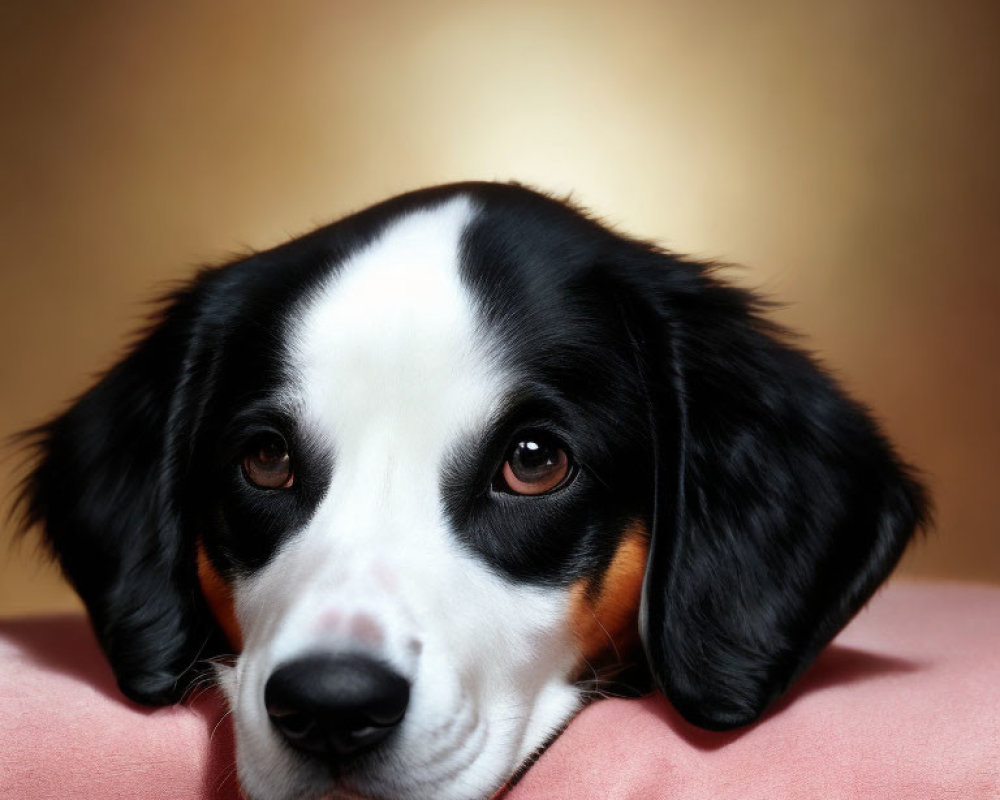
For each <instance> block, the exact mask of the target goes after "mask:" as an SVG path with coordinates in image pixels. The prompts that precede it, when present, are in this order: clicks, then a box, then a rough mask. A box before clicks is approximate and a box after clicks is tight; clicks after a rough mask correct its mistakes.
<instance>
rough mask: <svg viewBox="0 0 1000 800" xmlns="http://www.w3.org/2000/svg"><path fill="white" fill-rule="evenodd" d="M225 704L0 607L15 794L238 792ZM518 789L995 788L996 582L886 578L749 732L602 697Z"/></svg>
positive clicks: (3, 703)
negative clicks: (136, 678) (125, 694)
mask: <svg viewBox="0 0 1000 800" xmlns="http://www.w3.org/2000/svg"><path fill="white" fill-rule="evenodd" d="M223 717H224V710H223V708H222V705H221V703H220V701H219V699H218V698H217V697H216V696H215V695H214V693H211V692H206V693H203V694H201V695H200V696H197V697H196V698H195V699H194V700H193V701H192V702H190V703H189V704H188V705H186V706H183V707H177V708H167V709H156V710H151V709H146V708H142V707H140V706H136V705H134V704H132V703H130V702H128V701H127V700H125V699H124V698H122V697H121V695H120V694H119V693H118V691H117V689H116V688H115V685H114V680H113V678H112V676H111V672H110V670H109V669H108V667H107V666H106V665H105V663H104V661H103V659H102V657H101V655H100V653H99V651H98V649H97V646H96V644H95V642H94V640H93V636H92V634H91V633H90V630H89V628H88V627H87V625H86V623H85V622H84V621H83V620H82V619H81V618H78V617H64V618H42V619H33V620H7V621H0V798H4V800H6V799H7V798H18V799H19V800H43V799H44V800H49V799H50V798H51V799H52V800H55V798H59V800H66V798H108V799H109V800H118V799H119V798H143V800H160V799H161V798H162V799H163V800H167V799H168V798H169V800H186V799H187V798H192V799H195V798H220V800H235V798H237V796H238V794H237V787H236V782H235V776H234V775H233V772H232V766H233V744H232V733H231V729H230V726H229V724H228V721H227V720H225V719H223ZM220 720H221V723H220ZM506 798H507V800H617V799H618V798H636V799H638V800H644V799H646V798H649V799H650V800H653V799H654V798H655V799H656V800H674V799H675V798H676V799H677V800H681V799H682V798H684V799H686V798H698V800H705V799H706V798H711V800H727V798H734V800H735V798H739V800H754V799H755V798H761V800H764V798H766V799H767V800H776V799H777V798H823V799H824V800H834V799H836V798H865V800H870V799H871V798H879V799H880V798H921V799H923V798H928V799H931V798H933V799H934V800H951V798H955V799H956V800H957V798H961V799H962V800H978V799H979V798H1000V589H997V588H987V587H976V586H960V585H948V584H922V585H921V584H905V583H903V584H896V585H894V586H891V587H890V588H888V589H886V590H884V591H883V592H881V593H880V594H879V595H878V596H877V597H876V599H875V600H873V601H872V603H871V604H870V606H869V607H868V608H867V609H866V610H865V611H863V612H862V613H861V615H860V616H859V617H858V618H857V619H856V620H855V621H854V622H853V623H852V624H851V625H850V626H849V628H848V629H847V630H846V631H845V632H844V633H843V634H842V635H841V636H840V637H839V638H838V639H837V640H836V642H835V643H834V644H833V645H832V646H831V647H829V648H827V650H826V651H825V652H824V653H823V654H822V655H821V657H820V658H819V660H818V661H817V662H816V664H815V665H814V666H813V667H812V669H810V670H809V672H807V673H806V675H805V676H804V677H803V679H802V680H801V681H800V682H799V683H798V684H797V685H796V687H795V688H794V690H793V691H792V692H791V693H790V694H789V695H788V696H787V697H786V698H785V699H783V700H782V701H781V703H780V704H779V706H778V707H777V708H776V709H774V710H772V711H771V712H770V713H769V714H768V715H767V716H766V717H765V718H764V719H763V720H762V721H761V722H760V723H758V724H756V725H754V726H752V727H750V728H749V729H746V730H744V731H741V732H738V733H721V734H720V733H709V732H706V731H701V730H698V729H696V728H693V727H691V726H690V725H687V724H686V723H684V722H683V721H682V720H681V719H680V718H679V717H678V716H677V714H676V713H675V712H674V711H673V710H672V709H671V708H670V707H669V705H667V703H666V702H665V701H664V700H663V699H661V698H654V697H651V698H646V699H643V700H603V701H600V702H598V703H594V704H593V705H591V706H590V707H589V708H587V709H586V710H585V711H584V712H583V713H581V714H580V715H579V716H578V717H577V718H576V720H574V722H573V724H572V725H570V727H569V728H568V729H567V731H566V732H565V733H564V734H563V735H562V736H561V737H560V738H559V739H558V740H557V741H556V742H555V744H553V746H552V747H550V748H549V750H548V751H547V752H546V753H545V754H544V755H543V756H542V757H541V759H540V760H539V761H538V763H537V764H536V765H535V766H534V767H532V769H531V770H529V771H528V773H527V774H526V775H525V777H524V778H523V779H522V780H521V782H520V783H519V784H518V785H517V786H515V787H514V788H513V790H512V791H511V792H510V793H509V794H508V795H507V796H506ZM414 800H433V799H432V798H414Z"/></svg>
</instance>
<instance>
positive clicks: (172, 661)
mask: <svg viewBox="0 0 1000 800" xmlns="http://www.w3.org/2000/svg"><path fill="white" fill-rule="evenodd" d="M189 302H190V298H189V297H188V296H187V293H182V294H181V295H178V296H177V298H175V301H174V304H173V305H172V307H171V308H170V309H168V311H167V313H166V314H165V315H164V318H163V320H162V321H161V322H160V323H159V325H158V326H157V327H156V328H155V329H154V330H153V331H152V332H151V333H150V334H149V335H148V337H147V338H146V339H145V340H144V341H142V342H141V343H140V344H139V345H138V346H137V347H136V348H135V349H134V350H133V351H132V352H131V353H130V355H128V357H126V358H125V359H124V360H123V361H122V362H121V363H119V364H118V365H116V366H115V367H114V368H112V369H111V370H110V371H109V372H108V373H107V374H106V375H105V376H104V377H103V378H102V379H101V380H100V382H99V383H98V384H97V385H96V386H94V387H93V388H92V389H90V390H89V391H88V392H86V393H85V394H84V395H83V396H82V397H80V398H79V399H78V400H77V401H76V402H75V404H74V405H73V406H72V407H71V408H70V409H69V410H68V411H66V412H65V413H64V414H62V415H61V416H59V417H57V418H56V419H54V420H53V421H52V422H50V423H48V424H47V425H44V426H42V427H40V428H38V429H37V430H35V431H32V432H29V434H28V435H29V437H31V438H33V439H34V444H35V447H36V449H37V458H38V460H37V463H36V465H35V467H34V470H33V472H32V473H31V474H30V475H29V476H28V478H27V479H26V481H25V482H24V485H23V496H22V498H21V500H22V502H23V503H24V505H25V508H26V522H27V523H28V524H31V523H34V522H40V521H43V520H44V523H45V533H46V538H47V540H48V542H49V544H50V546H51V548H52V550H53V552H54V553H55V554H56V556H57V557H58V559H59V561H60V563H61V564H62V567H63V571H64V572H65V574H66V576H67V577H68V578H69V580H70V582H71V583H72V584H73V585H74V587H75V588H76V589H77V591H78V592H79V594H80V596H81V597H82V598H83V600H84V602H85V603H86V605H87V609H88V610H89V612H90V617H91V620H92V622H93V625H94V628H95V631H96V633H97V636H98V639H99V640H100V643H101V645H102V647H103V648H104V651H105V653H106V654H107V657H108V660H109V661H110V662H111V665H112V667H113V669H114V671H115V674H116V676H117V678H118V683H119V686H120V687H121V689H122V691H123V692H124V693H125V694H126V695H127V696H128V697H130V698H132V699H134V700H137V701H140V702H143V703H150V704H162V703H168V702H173V701H175V700H177V699H178V698H179V696H180V695H181V693H182V692H183V689H184V687H185V679H186V678H187V677H188V676H189V675H190V673H191V671H192V669H193V668H194V667H195V664H196V662H197V660H198V657H199V654H202V653H203V651H204V650H205V648H206V646H207V645H209V642H210V639H212V637H213V635H214V631H213V625H212V623H211V621H210V620H211V617H210V615H209V614H208V613H206V612H205V610H204V606H203V602H204V601H203V600H202V598H201V595H200V592H199V591H198V588H197V582H196V577H195V567H194V564H195V555H194V547H195V542H194V541H193V538H192V537H191V536H190V535H188V533H187V532H186V531H185V530H184V529H183V525H182V520H181V517H180V511H179V509H180V502H179V497H178V493H179V484H180V479H181V477H182V476H181V473H182V472H183V469H184V463H183V458H181V457H178V456H177V455H175V453H174V443H175V442H178V441H183V440H184V432H183V431H182V430H181V429H180V428H181V427H182V425H183V423H182V422H181V420H182V419H183V418H184V409H183V408H181V407H180V402H181V401H180V394H181V392H180V387H181V386H182V384H183V383H184V381H185V380H186V379H188V378H190V375H189V374H188V373H189V372H190V367H189V366H186V365H185V357H186V351H187V340H188V335H189V332H188V327H189V325H188V321H187V320H186V319H185V317H186V315H187V313H188V306H189Z"/></svg>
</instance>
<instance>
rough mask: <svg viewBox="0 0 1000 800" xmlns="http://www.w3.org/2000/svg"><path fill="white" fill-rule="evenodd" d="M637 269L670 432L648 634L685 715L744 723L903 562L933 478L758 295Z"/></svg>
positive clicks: (658, 673)
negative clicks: (917, 475) (777, 322)
mask: <svg viewBox="0 0 1000 800" xmlns="http://www.w3.org/2000/svg"><path fill="white" fill-rule="evenodd" d="M629 273H630V275H631V282H632V284H633V289H634V291H638V292H639V293H640V294H641V295H642V296H641V297H640V299H639V300H638V301H635V300H634V299H633V302H638V303H639V304H640V305H642V306H644V308H645V312H644V313H645V315H646V321H645V326H646V330H645V333H644V341H643V342H641V343H639V348H640V350H643V351H644V355H645V358H644V363H645V369H646V372H647V381H648V384H649V386H650V396H651V405H652V417H653V424H654V427H656V429H657V430H656V434H655V439H656V449H657V452H656V463H657V488H656V494H657V496H656V506H655V511H654V522H653V532H652V541H651V548H650V555H649V563H648V565H647V571H646V576H645V582H644V586H643V598H642V608H641V613H640V628H641V635H642V639H643V644H644V647H645V650H646V654H647V657H648V661H649V664H650V667H651V670H652V673H653V676H654V679H655V681H656V683H657V685H658V686H659V688H660V689H661V690H662V691H663V692H664V693H665V694H666V695H667V697H668V698H669V699H670V700H671V701H672V702H673V704H674V705H675V707H676V708H677V709H678V710H679V711H680V712H681V714H682V715H683V716H684V717H685V718H686V719H688V720H689V721H691V722H693V723H695V724H697V725H700V726H702V727H705V728H710V729H717V730H718V729H727V728H732V727H736V726H739V725H745V724H747V723H749V722H752V721H753V720H754V719H756V718H757V717H758V716H759V715H760V714H761V712H762V711H763V710H764V709H765V708H766V707H767V706H768V704H770V703H771V702H772V701H773V700H774V699H775V698H776V697H777V696H778V695H779V694H780V693H781V692H782V691H783V690H784V689H785V688H786V687H787V686H788V685H789V684H790V683H791V682H792V681H793V680H794V679H795V678H796V676H798V675H799V673H801V672H802V671H803V670H804V669H805V667H806V666H808V664H809V662H810V661H811V660H812V659H813V657H814V656H815V655H816V654H817V652H818V651H819V650H820V649H821V648H822V647H823V646H824V645H825V644H826V643H827V642H829V640H830V639H831V638H833V636H834V635H835V634H836V633H837V632H838V631H839V630H840V629H841V628H842V627H843V626H844V625H845V624H846V623H847V621H848V620H849V619H850V618H851V616H852V615H853V614H854V613H855V612H856V611H857V610H858V609H859V608H860V606H861V605H862V604H863V603H864V602H865V601H866V600H867V599H868V597H869V596H870V595H871V594H872V592H874V590H875V588H876V587H877V586H878V584H879V583H880V582H881V581H882V580H883V579H885V577H886V576H887V575H888V574H889V572H890V571H891V570H892V569H893V567H894V566H895V564H896V562H897V561H898V560H899V558H900V556H901V554H902V552H903V550H904V548H905V546H906V543H907V541H908V540H909V539H910V537H911V535H912V533H913V531H914V528H915V526H917V525H918V524H920V523H921V522H922V521H923V517H924V513H925V500H924V495H923V491H922V489H921V487H920V486H919V485H918V484H917V483H916V481H915V480H913V478H912V477H911V476H910V475H909V474H908V472H907V469H906V467H905V466H904V465H903V464H901V463H900V461H899V460H898V459H897V458H896V456H895V455H894V453H893V451H892V449H891V447H890V446H889V444H888V443H887V441H886V440H885V438H884V437H883V436H882V434H881V433H880V432H879V430H878V428H877V426H876V425H875V423H874V422H873V421H872V419H871V418H870V417H869V415H868V414H867V413H866V412H865V410H864V409H863V408H862V407H861V406H859V405H858V404H856V403H854V402H852V401H851V400H850V399H848V398H847V397H846V396H845V395H844V393H843V392H842V391H841V390H840V389H839V388H838V387H837V385H836V384H835V383H834V381H833V380H832V379H831V378H830V377H829V376H828V375H826V374H824V373H823V372H822V370H821V369H820V368H819V367H817V365H816V364H815V363H814V362H813V361H812V360H811V359H810V358H809V357H808V356H806V355H805V354H804V353H802V352H800V351H798V350H796V349H794V348H792V347H790V346H788V345H787V344H786V343H785V342H783V341H782V332H781V331H780V330H779V329H778V328H777V327H776V326H774V325H771V324H769V323H767V322H765V321H763V320H762V319H761V318H760V317H759V316H758V313H757V312H758V310H759V306H760V303H759V302H758V301H757V300H756V299H755V298H754V297H753V296H752V295H751V294H749V293H747V292H744V291H741V290H738V289H735V288H732V287H727V286H725V285H723V284H721V283H719V282H717V281H716V280H715V279H713V278H712V276H711V275H710V273H709V272H708V271H707V270H706V269H705V268H704V267H701V266H700V265H696V264H691V263H687V262H683V261H680V260H678V259H674V258H671V257H669V256H665V255H661V254H659V253H652V252H646V253H644V254H643V255H642V256H641V257H640V258H639V259H638V263H633V264H632V265H631V266H630V269H629Z"/></svg>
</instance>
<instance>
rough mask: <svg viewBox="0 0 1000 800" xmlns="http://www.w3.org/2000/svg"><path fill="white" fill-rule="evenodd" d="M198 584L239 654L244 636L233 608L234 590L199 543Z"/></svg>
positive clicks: (213, 614)
mask: <svg viewBox="0 0 1000 800" xmlns="http://www.w3.org/2000/svg"><path fill="white" fill-rule="evenodd" d="M198 582H199V583H200V584H201V593H202V594H203V595H204V596H205V601H206V602H207V603H208V607H209V609H211V611H212V616H214V617H215V621H216V622H218V623H219V627H220V628H222V632H223V633H224V634H226V638H227V639H228V640H229V644H231V645H232V646H233V647H234V648H235V650H236V652H239V651H240V649H241V648H242V647H243V634H242V632H241V631H240V625H239V623H238V622H237V621H236V609H235V608H234V607H233V588H232V586H230V585H229V584H228V583H227V582H226V580H225V578H223V577H222V576H221V575H220V574H219V572H218V570H216V569H215V566H214V565H213V564H212V562H211V560H210V559H209V557H208V555H207V554H206V553H205V548H204V546H203V545H202V544H201V543H200V542H199V543H198Z"/></svg>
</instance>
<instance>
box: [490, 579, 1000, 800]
mask: <svg viewBox="0 0 1000 800" xmlns="http://www.w3.org/2000/svg"><path fill="white" fill-rule="evenodd" d="M998 797H1000V589H996V588H987V587H976V586H961V585H947V584H938V585H922V584H905V583H903V584H896V585H894V586H891V587H889V588H887V589H885V590H883V591H882V592H881V593H880V594H879V595H877V596H876V598H875V599H874V600H873V601H872V602H871V603H870V604H869V606H868V607H867V608H866V609H865V610H863V611H862V612H861V614H860V615H859V616H858V617H857V618H856V619H855V620H854V621H853V622H852V623H851V624H850V626H848V628H847V629H845V630H844V632H843V633H842V634H841V635H840V636H839V637H838V638H837V639H836V640H835V642H834V643H833V644H832V645H831V646H830V647H828V648H827V649H826V651H824V653H823V654H822V655H821V656H820V658H819V659H818V660H817V661H816V663H815V664H814V665H813V667H812V668H811V669H810V670H809V671H808V672H807V673H806V674H805V675H804V676H803V678H802V679H801V680H800V681H799V683H798V684H796V686H795V687H794V688H793V690H792V691H791V692H790V693H789V694H788V695H787V696H786V697H785V698H784V699H783V700H782V701H781V702H780V703H779V705H778V707H777V708H775V709H773V710H772V711H771V712H770V713H769V714H767V715H766V716H765V717H764V719H763V720H762V721H760V722H758V723H757V724H755V725H753V726H751V727H749V728H748V729H746V730H743V731H741V732H737V733H711V732H708V731H703V730H699V729H697V728H694V727H693V726H691V725H688V724H687V723H685V722H684V721H683V720H682V719H681V718H680V717H679V716H678V715H677V713H676V712H675V711H673V709H671V708H670V707H669V706H668V705H667V704H666V703H665V702H664V701H663V700H662V699H660V698H654V697H650V698H645V699H643V700H603V701H601V702H598V703H595V704H594V705H592V706H591V707H589V708H588V709H587V710H586V711H585V712H584V713H582V714H580V715H579V716H578V717H577V718H576V720H574V722H573V724H572V725H570V727H569V728H568V729H567V731H566V732H565V733H564V734H563V735H562V736H561V737H560V738H559V739H558V740H556V742H555V743H554V744H553V745H552V747H550V748H549V749H548V751H546V753H545V754H544V755H543V756H542V758H541V759H540V760H539V761H538V763H537V764H535V765H534V766H533V767H532V768H531V769H530V770H529V771H528V773H527V774H526V775H525V777H524V779H523V780H522V781H521V782H520V783H519V784H518V785H517V786H516V787H515V788H514V789H513V791H511V792H510V793H509V794H508V795H507V798H506V799H505V800H543V798H545V799H546V800H552V799H553V798H573V800H619V798H630V799H631V800H647V799H648V800H654V798H655V800H706V799H707V798H711V800H728V799H729V798H733V800H736V799H737V798H738V799H739V800H756V799H757V798H760V800H765V799H766V800H775V799H776V798H823V800H835V799H836V798H858V800H861V799H862V798H863V799H864V800H876V799H877V800H882V798H893V799H894V800H903V798H906V799H910V798H912V799H913V800H917V798H919V799H920V800H952V798H954V800H983V799H989V798H998Z"/></svg>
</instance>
